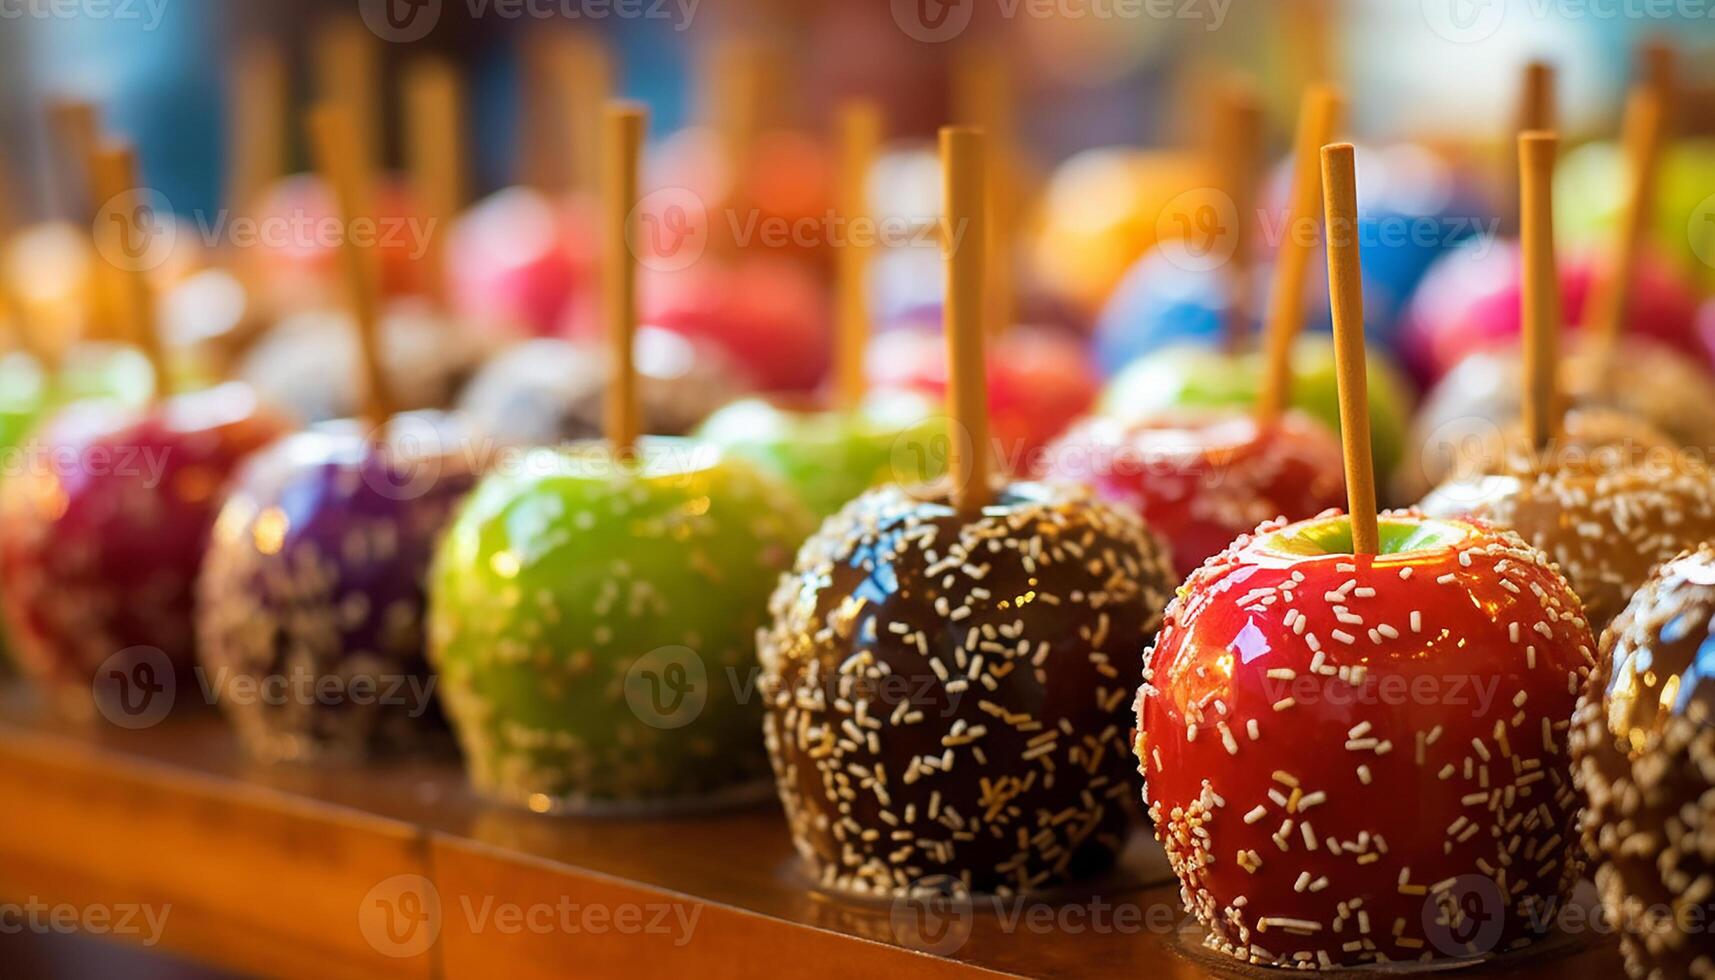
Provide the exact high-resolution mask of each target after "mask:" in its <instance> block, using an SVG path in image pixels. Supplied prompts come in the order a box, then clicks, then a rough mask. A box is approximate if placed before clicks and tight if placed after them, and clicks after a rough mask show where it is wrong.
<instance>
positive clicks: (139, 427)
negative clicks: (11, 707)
mask: <svg viewBox="0 0 1715 980" xmlns="http://www.w3.org/2000/svg"><path fill="white" fill-rule="evenodd" d="M286 432H287V426H286V424H285V423H284V422H283V421H282V420H281V419H280V418H278V417H276V416H274V415H272V414H270V413H268V412H267V411H265V410H263V409H262V408H261V407H260V406H259V405H258V403H257V401H256V398H255V396H254V395H253V394H252V393H251V391H250V390H249V389H248V388H246V387H244V386H242V385H237V384H228V385H223V386H221V387H218V388H213V389H209V390H206V391H200V392H196V393H193V394H186V395H179V396H176V397H172V398H168V399H166V400H164V401H161V402H159V403H157V404H155V405H152V406H150V407H149V408H147V409H144V410H142V411H133V410H128V409H123V408H118V407H115V406H114V405H111V404H105V403H95V402H85V403H81V404H79V405H75V406H73V407H71V408H69V409H67V410H66V411H65V412H63V413H61V414H60V415H59V416H57V417H56V418H55V419H53V420H52V421H50V422H49V423H48V424H47V425H46V426H45V427H44V428H43V429H42V430H41V431H40V432H39V433H38V435H37V436H36V438H35V439H34V440H32V441H31V442H30V443H29V444H27V446H26V449H27V458H28V460H29V465H28V466H27V467H25V469H24V471H23V472H21V473H19V474H16V475H15V476H12V477H9V478H8V479H7V480H6V481H5V483H4V485H3V486H0V595H3V597H4V612H5V618H6V623H7V626H8V628H9V630H10V633H11V636H12V638H13V640H14V641H15V642H16V645H17V650H18V654H19V657H20V660H21V661H22V662H23V664H24V666H25V668H26V669H27V670H28V671H29V672H30V673H31V674H32V675H33V676H35V677H36V678H37V679H39V680H40V681H42V682H43V683H45V684H48V685H51V686H55V687H63V688H68V689H72V690H73V691H74V692H75V691H76V690H77V689H81V703H82V704H87V703H88V694H89V690H90V682H91V679H92V677H93V675H94V673H95V671H96V669H97V668H98V667H99V666H100V665H101V664H102V663H103V661H105V660H107V659H108V658H109V657H112V656H114V655H116V654H118V653H120V652H121V651H124V650H127V649H130V648H133V647H153V648H156V649H158V650H160V651H162V652H163V653H164V654H165V655H166V656H167V658H168V659H169V660H170V661H171V663H172V664H173V666H174V667H176V668H180V669H179V670H178V672H177V673H178V679H179V680H180V681H181V682H186V681H188V678H189V677H190V676H191V671H190V669H189V668H190V667H191V666H192V665H193V664H194V662H195V660H194V657H193V655H192V654H193V650H192V647H193V643H192V636H193V629H192V622H191V604H192V584H193V583H194V582H195V580H196V577H197V571H198V569H199V567H200V566H201V564H202V559H203V551H204V548H205V546H206V545H207V542H208V538H209V533H210V531H211V529H212V528H213V526H214V520H215V515H216V514H217V513H218V512H219V510H220V506H221V503H222V501H223V500H224V498H225V489H226V484H227V481H228V478H229V477H230V475H231V474H232V473H233V471H234V470H235V468H236V467H237V466H238V464H239V462H240V461H241V460H243V459H244V458H245V457H246V456H248V455H249V454H250V453H251V452H253V451H254V450H256V449H259V448H261V447H262V446H264V445H266V444H267V443H269V442H272V441H273V440H274V439H276V438H278V437H280V436H282V435H284V434H285V433H286ZM71 703H79V699H75V698H74V699H72V700H71Z"/></svg>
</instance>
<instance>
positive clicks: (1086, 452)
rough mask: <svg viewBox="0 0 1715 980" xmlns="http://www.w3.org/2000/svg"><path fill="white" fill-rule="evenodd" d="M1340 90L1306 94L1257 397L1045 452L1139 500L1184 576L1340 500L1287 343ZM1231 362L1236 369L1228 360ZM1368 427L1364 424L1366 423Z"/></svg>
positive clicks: (1112, 426)
mask: <svg viewBox="0 0 1715 980" xmlns="http://www.w3.org/2000/svg"><path fill="white" fill-rule="evenodd" d="M1337 109H1338V96H1337V95H1336V94H1335V93H1334V92H1333V90H1331V89H1328V88H1326V87H1317V88H1313V89H1311V90H1310V91H1309V92H1307V93H1306V94H1305V97H1304V103H1303V109H1302V113H1301V118H1300V122H1299V132H1298V139H1297V146H1296V148H1295V153H1296V156H1295V158H1294V183H1293V187H1294V191H1293V197H1292V207H1291V211H1290V214H1289V221H1290V224H1289V227H1290V228H1293V229H1294V233H1293V234H1291V235H1288V236H1287V238H1286V240H1285V241H1284V242H1282V244H1281V248H1280V253H1279V255H1278V256H1277V257H1276V260H1275V278H1274V284H1273V291H1272V295H1271V296H1270V301H1269V302H1270V306H1269V309H1268V316H1267V318H1266V323H1267V326H1266V330H1265V335H1264V347H1265V354H1264V357H1263V359H1262V360H1261V361H1260V362H1259V371H1260V373H1261V374H1262V378H1261V379H1260V381H1259V382H1258V385H1259V387H1260V390H1261V396H1260V398H1259V399H1258V401H1257V404H1256V406H1255V408H1254V409H1253V410H1251V411H1246V410H1245V409H1244V408H1241V407H1232V408H1216V407H1203V408H1191V407H1186V408H1176V409H1169V410H1165V411H1158V412H1154V413H1150V414H1146V415H1141V416H1138V417H1130V418H1124V419H1121V418H1113V417H1104V416H1097V417H1095V418H1092V419H1090V420H1087V421H1085V422H1084V423H1082V424H1080V425H1079V426H1077V427H1075V428H1074V429H1073V430H1072V431H1071V432H1069V433H1068V434H1067V435H1066V436H1065V437H1064V438H1063V439H1061V440H1059V441H1058V442H1056V443H1054V444H1053V445H1051V446H1050V447H1049V449H1048V450H1047V453H1046V461H1047V466H1046V469H1045V471H1046V473H1047V474H1048V475H1049V476H1051V477H1053V478H1056V479H1068V480H1074V481H1077V482H1083V483H1089V484H1092V485H1093V486H1095V487H1096V488H1097V490H1098V491H1099V492H1100V493H1101V494H1102V495H1103V496H1104V497H1106V498H1107V499H1108V500H1110V501H1112V502H1114V503H1117V504H1121V505H1124V506H1129V507H1132V508H1134V509H1136V510H1137V511H1138V512H1139V513H1140V514H1141V515H1142V517H1143V518H1144V520H1145V521H1147V522H1148V523H1150V524H1151V525H1152V526H1154V527H1157V528H1160V529H1161V530H1162V533H1163V534H1164V535H1166V537H1167V538H1168V540H1169V543H1170V544H1171V545H1172V549H1173V558H1174V564H1175V567H1176V568H1177V569H1178V572H1179V574H1180V575H1189V574H1190V573H1191V572H1192V571H1193V570H1195V569H1196V568H1197V566H1198V565H1201V564H1202V563H1203V560H1204V559H1206V558H1208V557H1209V556H1211V555H1213V554H1216V553H1217V552H1219V551H1221V550H1222V549H1223V548H1225V547H1226V546H1227V544H1228V543H1229V542H1231V541H1232V540H1233V539H1234V538H1235V537H1238V536H1239V535H1241V534H1244V533H1245V532H1247V531H1250V530H1251V529H1252V528H1255V527H1256V526H1257V525H1258V524H1260V523H1262V522H1263V521H1266V520H1270V519H1272V518H1275V517H1280V516H1285V517H1287V518H1289V519H1295V520H1296V519H1301V518H1306V517H1311V516H1314V515H1316V514H1319V513H1321V512H1322V511H1324V510H1327V509H1329V508H1331V507H1336V506H1338V505H1339V504H1340V502H1341V501H1342V499H1343V497H1342V491H1341V488H1342V480H1341V475H1340V474H1341V468H1342V467H1341V457H1340V447H1339V444H1338V443H1337V442H1336V441H1335V438H1334V436H1333V434H1332V433H1331V432H1329V431H1328V430H1327V429H1326V428H1324V427H1323V425H1322V424H1321V423H1320V422H1318V421H1316V420H1315V419H1312V418H1311V417H1309V416H1307V415H1305V414H1303V413H1301V412H1298V411H1296V410H1291V409H1288V408H1287V405H1288V404H1289V403H1290V401H1291V387H1292V385H1291V382H1292V373H1293V369H1292V357H1293V347H1294V344H1295V341H1296V339H1297V336H1298V334H1299V332H1300V330H1301V329H1302V325H1303V321H1304V302H1303V300H1304V279H1305V276H1306V273H1307V270H1308V267H1309V260H1310V251H1311V249H1312V248H1313V247H1314V243H1315V239H1314V236H1311V235H1306V234H1301V233H1299V232H1298V229H1300V228H1301V227H1303V226H1306V225H1308V226H1312V227H1313V226H1314V225H1315V224H1316V223H1317V221H1318V216H1317V214H1316V211H1317V202H1318V201H1319V200H1320V184H1319V182H1318V179H1317V170H1316V167H1317V163H1316V148H1317V147H1319V146H1321V145H1322V144H1323V143H1324V142H1326V141H1327V140H1328V139H1329V138H1330V136H1331V135H1332V131H1333V128H1334V125H1335V116H1336V115H1337ZM1235 369H1237V368H1235ZM1366 431H1367V430H1366Z"/></svg>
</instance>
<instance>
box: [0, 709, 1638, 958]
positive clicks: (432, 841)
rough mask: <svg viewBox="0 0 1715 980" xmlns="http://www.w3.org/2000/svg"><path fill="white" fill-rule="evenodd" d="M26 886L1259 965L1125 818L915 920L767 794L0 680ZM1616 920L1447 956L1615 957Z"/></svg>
mask: <svg viewBox="0 0 1715 980" xmlns="http://www.w3.org/2000/svg"><path fill="white" fill-rule="evenodd" d="M30 899H36V900H39V901H43V902H53V903H69V904H72V905H76V906H79V907H93V906H115V905H120V904H123V903H138V904H149V905H152V906H154V907H157V908H159V907H165V906H170V914H169V916H168V918H167V920H166V923H165V928H164V929H163V930H162V932H161V937H160V938H161V944H160V948H161V949H163V950H167V951H172V952H175V953H179V954H184V955H188V956H191V957H194V958H196V959H198V960H201V961H203V962H207V963H210V964H214V965H216V966H220V967H224V968H228V969H232V970H238V971H245V972H254V973H266V974H269V975H290V976H299V975H314V976H318V977H367V976H380V975H386V976H427V977H466V976H507V977H521V978H530V977H551V976H579V977H588V976H616V975H624V976H628V977H653V976H666V975H669V974H674V975H678V976H684V975H686V974H687V972H688V973H689V974H690V975H693V976H697V977H713V978H722V977H749V976H757V975H777V976H815V977H828V978H844V977H854V978H855V977H863V976H872V975H880V976H889V977H893V976H901V977H965V976H973V977H981V976H1033V977H1035V976H1040V977H1104V976H1114V977H1119V976H1124V977H1139V976H1144V977H1151V978H1159V980H1189V978H1193V977H1204V976H1211V975H1214V976H1233V977H1239V976H1250V975H1256V976H1260V975H1262V974H1261V973H1259V972H1257V971H1250V970H1243V969H1238V968H1234V967H1231V966H1229V965H1227V964H1226V963H1224V962H1222V961H1218V960H1215V959H1213V958H1211V957H1209V956H1208V955H1207V954H1205V953H1203V952H1202V950H1201V949H1200V948H1199V945H1198V939H1199V935H1200V934H1199V933H1198V932H1197V930H1196V928H1195V926H1194V924H1193V923H1191V922H1189V921H1188V920H1187V918H1186V916H1185V914H1184V912H1183V910H1182V909H1181V907H1180V904H1179V898H1178V888H1177V886H1176V885H1174V884H1172V883H1171V882H1170V880H1169V875H1168V874H1167V872H1166V870H1165V864H1164V862H1163V860H1162V856H1161V854H1160V852H1159V851H1158V850H1157V849H1156V848H1155V845H1154V844H1153V843H1152V842H1151V841H1150V840H1149V839H1148V836H1147V834H1145V833H1144V832H1143V831H1142V830H1141V828H1140V830H1139V832H1138V833H1137V834H1136V835H1135V836H1134V839H1133V841H1132V846H1131V848H1130V849H1129V850H1128V852H1127V854H1126V856H1125V859H1124V860H1123V861H1122V866H1121V868H1120V869H1119V870H1118V871H1116V872H1115V873H1114V874H1112V875H1110V876H1109V877H1108V878H1107V879H1106V880H1104V881H1101V882H1098V883H1095V884H1093V885H1091V886H1089V887H1088V888H1086V889H1082V890H1079V891H1077V892H1069V893H1067V894H1063V895H1056V896H1052V897H1049V898H1044V899H1041V900H1033V901H1030V902H1015V903H1008V904H1006V905H1003V906H1000V907H998V908H997V907H993V906H992V905H990V904H987V903H983V902H980V901H979V902H978V903H976V905H975V908H974V910H965V909H956V910H955V911H957V912H959V913H961V914H959V915H957V916H954V917H953V918H952V919H950V920H944V921H943V922H942V924H943V925H946V926H947V928H945V929H940V930H935V929H932V928H931V929H927V930H925V929H922V928H920V927H921V926H922V924H923V923H922V920H920V919H917V918H915V917H913V916H914V910H912V909H896V908H894V907H892V906H890V905H889V904H886V903H874V902H866V901H861V900H856V899H851V898H847V897H839V896H831V895H825V894H822V893H820V892H818V891H817V890H816V889H814V888H813V887H811V883H810V882H809V881H808V880H807V879H806V878H805V876H804V873H803V871H802V870H801V868H800V866H799V865H798V863H797V860H796V857H795V855H794V853H793V851H792V848H791V844H790V841H789V840H788V839H787V835H786V829H785V824H784V821H783V820H782V819H781V817H780V815H779V813H778V812H777V810H776V809H775V807H774V806H773V804H771V803H769V804H763V805H758V806H756V807H753V808H749V809H744V810H739V811H734V812H727V813H720V814H712V815H705V816H696V817H675V818H663V819H627V820H621V819H614V818H603V819H595V818H588V819H572V818H548V817H540V816H536V815H533V814H528V813H521V812H517V811H514V810H510V809H507V808H504V807H501V806H498V805H491V804H489V803H487V802H485V801H483V800H480V799H477V798H475V797H473V796H472V794H471V793H470V792H469V791H468V790H467V789H466V787H465V784H464V780H463V778H462V776H461V774H460V772H459V770H458V767H457V765H456V760H455V759H453V758H451V757H450V756H448V757H442V758H439V759H430V760H416V761H399V762H392V763H387V764H383V765H376V766H371V767H368V768H356V767H344V768H341V767H324V768H309V767H302V766H259V765H256V764H253V763H251V762H249V761H247V760H246V759H245V758H244V756H243V755H242V754H241V753H240V752H239V750H238V748H237V746H236V743H235V742H234V741H233V740H232V738H230V736H229V734H228V732H227V730H226V729H225V727H224V726H223V725H222V723H221V721H220V719H219V718H218V717H215V716H213V715H209V714H203V715H193V716H191V717H185V718H177V717H176V718H174V719H171V720H169V721H168V722H166V723H163V724H161V725H158V726H155V727H154V728H151V729H147V730H144V731H125V730H121V729H118V728H115V727H112V726H101V727H95V726H80V725H74V724H68V723H64V722H60V721H57V720H55V719H53V718H51V717H49V716H48V715H47V714H46V712H44V711H43V710H42V709H41V708H40V707H39V706H38V705H37V704H36V703H35V702H34V701H33V700H32V699H31V698H30V697H29V696H28V695H27V694H26V693H24V692H23V691H21V690H18V689H9V690H0V903H6V902H22V901H26V900H30ZM437 913H438V914H437ZM949 922H950V925H949V924H948V923H949ZM424 923H428V925H427V926H424V925H423V924H424ZM930 925H933V923H930ZM1610 939H1611V937H1607V936H1598V935H1594V934H1587V935H1585V936H1581V937H1566V938H1564V939H1560V940H1557V941H1556V942H1554V943H1551V944H1549V945H1548V946H1547V947H1544V948H1543V949H1540V950H1536V951H1533V952H1531V953H1530V954H1529V955H1525V956H1519V957H1514V958H1503V959H1501V960H1498V961H1496V962H1493V963H1488V964H1482V965H1477V966H1473V967H1470V968H1468V969H1465V970H1462V971H1460V975H1461V976H1482V977H1519V978H1526V977H1544V978H1546V977H1555V978H1557V980H1582V978H1607V977H1613V976H1618V975H1621V974H1620V967H1619V961H1618V957H1617V954H1616V953H1615V952H1614V951H1613V949H1612V946H1611V942H1610Z"/></svg>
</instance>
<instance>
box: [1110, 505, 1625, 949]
mask: <svg viewBox="0 0 1715 980" xmlns="http://www.w3.org/2000/svg"><path fill="white" fill-rule="evenodd" d="M1351 551H1352V526H1351V521H1350V520H1348V519H1347V518H1345V517H1342V516H1329V517H1322V518H1317V519H1315V520H1311V521H1305V522H1302V523H1298V524H1292V525H1285V524H1282V523H1272V524H1267V525H1264V526H1262V527H1261V528H1258V530H1257V533H1256V535H1255V536H1254V537H1250V536H1247V537H1245V538H1241V539H1240V540H1238V541H1236V542H1234V543H1233V545H1232V546H1231V547H1230V548H1228V549H1227V550H1226V551H1225V552H1223V553H1221V554H1220V555H1217V556H1216V557H1214V558H1212V559H1210V560H1209V561H1208V563H1207V564H1205V565H1204V566H1203V567H1202V568H1201V569H1199V570H1198V571H1197V572H1196V574H1195V575H1193V576H1192V577H1191V579H1190V580H1189V581H1188V582H1187V583H1186V584H1185V585H1184V586H1183V587H1181V589H1180V591H1179V595H1178V597H1177V598H1176V599H1175V600H1174V601H1173V603H1172V605H1170V606H1169V607H1168V611H1167V624H1166V626H1165V627H1164V628H1163V630H1162V632H1161V635H1160V637H1159V638H1158V641H1157V643H1156V645H1155V647H1154V648H1153V650H1152V651H1151V653H1150V654H1149V656H1148V658H1147V659H1148V666H1147V669H1146V671H1145V683H1144V686H1143V689H1142V691H1141V692H1140V694H1139V699H1138V709H1139V717H1138V724H1139V726H1140V729H1141V734H1140V735H1139V737H1138V740H1137V747H1136V748H1137V755H1138V759H1139V761H1140V763H1141V766H1142V771H1143V774H1144V777H1145V780H1146V783H1147V789H1146V791H1145V795H1146V799H1147V801H1148V803H1149V808H1150V815H1151V817H1152V818H1153V819H1154V821H1155V829H1156V835H1157V837H1158V838H1159V839H1160V840H1161V842H1162V844H1163V845H1164V846H1165V847H1166V848H1167V853H1168V857H1169V860H1170V861H1171V863H1172V865H1173V868H1174V871H1175V872H1176V873H1177V874H1178V876H1179V880H1180V883H1181V885H1182V887H1183V894H1184V898H1185V902H1186V905H1187V906H1188V908H1189V909H1190V911H1192V912H1193V913H1195V914H1196V915H1197V917H1198V918H1199V919H1200V920H1201V921H1202V923H1203V925H1204V926H1205V927H1206V928H1208V930H1209V933H1210V935H1209V939H1208V944H1209V945H1210V946H1212V947H1214V948H1215V949H1217V950H1219V951H1221V952H1224V953H1227V954H1229V955H1232V956H1235V957H1238V958H1240V959H1243V960H1247V961H1249V962H1252V963H1258V964H1267V965H1272V966H1284V967H1297V968H1323V969H1325V968H1330V967H1333V966H1357V965H1364V964H1380V963H1384V962H1387V963H1398V962H1401V961H1417V960H1439V959H1448V958H1457V957H1467V956H1473V955H1481V954H1485V953H1489V952H1495V951H1500V950H1505V949H1511V948H1515V947H1517V946H1521V945H1524V944H1526V943H1528V942H1530V941H1531V940H1532V939H1534V938H1537V936H1538V934H1539V933H1538V931H1537V927H1539V926H1546V925H1547V923H1548V922H1550V921H1551V920H1552V918H1553V916H1552V915H1551V914H1549V911H1550V908H1551V903H1554V902H1557V901H1564V900H1565V899H1566V897H1567V895H1568V893H1569V892H1570V891H1571V888H1572V886H1573V884H1574V883H1575V882H1576V881H1577V879H1578V873H1579V855H1580V851H1579V850H1578V848H1577V846H1576V841H1577V826H1576V824H1577V815H1578V798H1577V794H1576V792H1575V790H1574V787H1573V784H1572V775H1571V769H1570V762H1569V759H1568V754H1567V748H1566V731H1567V728H1568V726H1569V722H1570V719H1571V717H1572V711H1573V707H1574V705H1575V703H1576V701H1577V696H1578V690H1579V688H1580V686H1581V685H1582V683H1583V682H1584V680H1585V678H1586V677H1587V676H1588V675H1589V674H1590V671H1591V668H1592V666H1593V664H1594V658H1593V654H1592V651H1593V650H1594V648H1595V641H1594V640H1593V639H1592V638H1591V635H1590V630H1589V627H1588V626H1587V625H1586V624H1585V621H1584V614H1583V610H1582V609H1581V608H1580V606H1579V603H1578V599H1577V597H1575V596H1574V595H1573V594H1572V591H1571V589H1570V588H1569V587H1568V586H1567V584H1566V581H1565V580H1564V579H1562V578H1561V577H1560V575H1559V573H1558V572H1556V571H1555V570H1554V568H1553V566H1551V565H1550V564H1549V563H1548V562H1547V561H1546V559H1544V558H1543V556H1542V555H1541V553H1539V552H1537V551H1534V550H1532V549H1531V548H1530V547H1528V546H1527V545H1525V543H1524V542H1523V541H1522V540H1521V539H1520V538H1519V537H1518V536H1517V535H1515V534H1513V533H1512V532H1510V531H1505V530H1501V529H1498V528H1496V527H1494V526H1492V525H1488V524H1484V523H1481V522H1478V521H1459V520H1442V521H1437V520H1431V519H1428V518H1425V517H1423V516H1421V515H1418V514H1415V513H1412V512H1395V513H1391V514H1384V515H1382V518H1381V522H1380V547H1379V548H1378V553H1377V554H1375V555H1364V556H1355V555H1353V554H1352V553H1351ZM1533 914H1534V918H1533Z"/></svg>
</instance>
